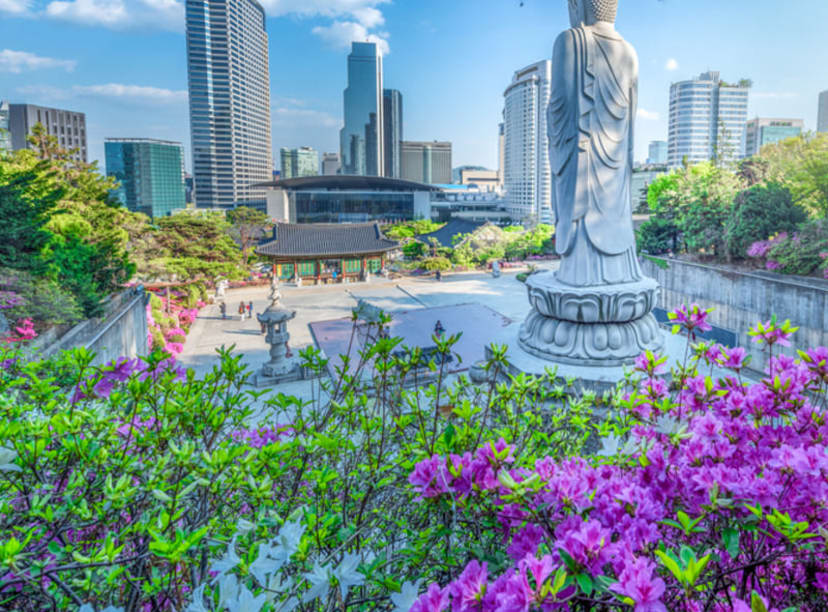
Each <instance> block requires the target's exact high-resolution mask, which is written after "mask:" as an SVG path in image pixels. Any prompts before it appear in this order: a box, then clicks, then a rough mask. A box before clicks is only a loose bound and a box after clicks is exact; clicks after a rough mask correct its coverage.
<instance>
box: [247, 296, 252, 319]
mask: <svg viewBox="0 0 828 612" xmlns="http://www.w3.org/2000/svg"><path fill="white" fill-rule="evenodd" d="M247 316H248V317H250V318H251V319H252V318H253V301H252V300H251V301H250V302H248V303H247Z"/></svg>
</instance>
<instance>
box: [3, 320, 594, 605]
mask: <svg viewBox="0 0 828 612" xmlns="http://www.w3.org/2000/svg"><path fill="white" fill-rule="evenodd" d="M386 320H387V319H386ZM369 327H370V328H371V329H373V331H371V329H368V330H367V331H368V334H369V335H370V336H373V337H376V335H377V331H378V325H372V326H369ZM456 341H457V337H456V336H454V337H449V338H446V339H441V340H439V343H438V348H437V353H436V355H435V356H434V360H433V361H432V365H433V367H434V368H435V370H436V372H437V375H438V381H437V382H436V383H435V385H434V386H430V387H424V388H417V385H416V383H417V382H418V381H419V380H420V377H421V376H423V375H424V373H425V372H427V371H428V368H425V367H424V364H423V360H422V355H421V354H420V353H419V352H418V351H417V350H413V351H403V352H402V353H397V351H398V350H399V343H400V340H399V339H391V338H387V339H381V340H378V341H377V342H376V344H374V345H371V346H369V347H367V348H366V349H365V351H364V354H363V355H362V356H361V357H360V358H359V359H358V361H356V362H354V363H350V364H348V365H346V367H345V368H344V369H342V370H341V374H342V375H341V376H340V377H338V378H337V380H336V382H335V383H327V382H323V383H322V389H321V393H318V394H317V395H315V397H317V400H316V401H314V402H306V401H302V400H299V399H298V398H292V397H287V396H284V395H279V396H277V397H274V398H273V399H272V400H270V401H269V402H266V403H265V406H264V408H263V409H262V408H259V409H257V410H259V412H258V414H257V416H256V417H255V420H254V418H253V416H252V410H251V407H252V405H253V402H254V401H255V399H256V398H257V397H258V396H259V394H258V393H255V392H247V391H245V390H244V388H243V385H244V382H245V380H246V378H247V376H248V372H247V371H246V370H245V368H244V367H242V366H241V365H240V363H239V357H236V356H232V355H230V354H229V353H226V352H221V355H220V357H221V361H220V363H219V364H218V365H217V366H216V369H215V371H214V372H213V374H210V375H208V376H207V377H205V379H204V380H195V379H194V378H192V377H188V378H185V375H184V372H183V371H182V370H181V369H180V368H179V367H178V366H177V365H176V364H175V363H174V361H172V360H171V359H169V358H168V357H167V356H166V355H164V354H162V353H155V354H153V355H152V356H150V357H149V358H148V359H147V361H146V362H138V361H129V360H119V361H117V362H114V363H112V364H109V365H106V366H103V367H100V368H97V367H93V366H91V365H90V364H91V362H92V355H90V354H88V353H87V352H85V351H82V350H79V351H74V352H72V353H68V354H66V355H65V356H63V357H62V360H61V363H60V364H51V365H50V364H48V363H40V364H38V367H37V368H33V367H32V365H31V364H30V365H25V369H20V368H21V367H23V364H22V363H20V362H19V361H11V362H9V361H8V359H9V358H11V357H12V354H11V353H6V354H4V355H1V356H0V358H2V359H0V361H3V363H4V364H6V366H5V367H6V369H0V398H2V399H3V401H2V402H0V447H1V448H2V449H3V450H0V470H3V471H4V476H5V477H4V478H3V479H0V506H2V507H3V509H4V511H3V513H2V514H0V542H2V543H3V546H0V563H3V564H4V565H3V567H4V572H5V574H4V578H3V580H2V581H0V596H1V597H2V598H3V600H4V602H5V604H4V605H6V606H9V607H10V608H12V609H18V610H40V609H45V608H52V607H56V608H59V609H77V608H78V607H79V606H80V605H81V604H82V603H88V604H90V606H95V607H97V608H98V609H101V608H103V607H106V606H108V605H115V606H125V607H126V609H128V610H142V609H152V610H173V609H175V610H183V609H184V608H185V607H186V606H187V600H188V599H190V598H193V597H196V598H198V599H199V600H200V601H198V602H197V603H194V606H195V607H194V608H191V609H201V608H200V607H199V606H206V609H219V608H221V609H223V608H224V607H225V604H218V601H219V597H221V601H223V602H227V601H228V598H229V599H230V603H238V601H239V599H238V598H241V599H242V600H244V598H246V597H248V595H245V594H244V593H249V597H250V599H254V598H255V599H256V601H257V602H258V605H257V606H256V607H252V603H251V604H250V606H251V607H248V608H245V609H248V610H259V609H262V608H261V606H262V604H263V603H264V600H265V599H267V601H268V602H269V603H268V604H267V606H266V609H270V610H273V609H275V608H277V607H279V606H280V605H282V604H285V605H287V606H288V607H290V606H291V605H293V604H292V603H291V602H293V601H296V602H298V601H300V600H301V601H303V602H304V603H303V604H302V608H303V609H306V610H310V609H321V608H322V607H324V603H325V602H328V601H339V602H340V604H341V606H342V607H343V608H344V607H349V606H351V605H358V604H357V602H359V601H363V600H367V601H371V602H376V603H380V602H382V601H387V599H388V598H389V597H395V598H398V597H399V596H400V595H399V593H397V591H399V589H400V585H401V584H402V583H403V582H405V581H408V582H411V583H413V582H415V581H417V580H418V579H420V578H423V579H427V580H432V579H437V578H439V577H440V576H441V575H442V572H443V569H442V567H443V564H444V563H446V562H450V563H451V564H452V565H454V564H457V563H460V562H462V561H463V560H464V559H465V558H466V557H467V556H468V555H469V554H472V550H474V549H475V547H476V546H478V545H477V544H476V543H474V542H472V541H464V542H462V543H460V544H459V545H458V544H457V543H454V542H449V541H447V540H445V538H444V537H443V533H444V525H445V521H446V518H447V517H446V515H444V514H443V513H438V514H433V513H431V512H428V511H426V512H423V509H422V508H421V507H419V506H418V505H417V504H414V503H413V499H414V495H415V493H414V491H413V490H412V489H411V488H410V487H409V486H408V485H407V484H406V479H407V477H408V473H409V472H410V470H411V469H412V467H413V466H414V464H415V463H416V461H418V460H419V459H420V458H423V457H427V456H431V455H432V454H433V453H436V452H449V451H450V452H458V453H464V452H468V451H470V450H471V449H473V448H474V447H476V446H477V445H478V444H479V443H480V441H482V440H488V439H490V438H492V436H496V437H500V436H505V438H506V439H507V440H509V442H510V443H512V444H515V445H516V447H518V448H520V449H521V451H522V452H523V453H525V457H526V458H527V459H526V460H527V461H528V462H531V457H532V456H534V455H536V454H537V453H543V454H544V455H546V454H549V453H568V452H575V451H577V450H579V449H580V448H581V446H582V444H583V442H584V440H585V439H586V434H585V430H584V427H583V425H584V424H585V423H588V422H589V420H590V418H591V408H590V406H591V403H590V401H588V400H586V401H568V400H567V399H566V388H567V387H560V388H557V389H556V388H553V386H552V385H551V384H550V382H551V381H550V380H549V379H548V378H539V379H533V380H521V381H519V382H518V384H517V385H516V386H512V385H509V386H507V387H498V386H496V385H495V383H494V382H492V383H491V384H490V385H487V386H486V387H485V388H484V389H478V388H476V387H474V386H472V385H470V383H469V381H468V379H465V378H460V379H459V380H458V381H457V382H456V383H452V384H450V385H449V384H447V382H446V380H445V375H446V372H445V363H446V360H445V359H444V358H443V357H442V356H444V355H448V354H450V353H451V352H452V347H453V346H454V344H455V343H456ZM302 358H303V361H304V363H305V365H306V366H307V367H309V368H310V369H311V370H312V371H316V372H320V371H321V370H322V369H323V368H325V367H326V362H325V360H323V359H322V357H321V355H320V354H319V353H318V352H317V351H315V350H308V351H304V352H303V353H302ZM9 363H11V365H9ZM18 363H20V366H18V365H17V364H18ZM502 363H503V362H502V351H501V352H499V353H498V356H497V357H496V358H495V359H494V360H492V362H491V364H490V368H491V370H490V373H491V374H492V375H493V376H496V375H497V373H498V371H501V370H502V367H503V365H502ZM58 366H60V367H61V368H62V371H63V372H64V374H63V376H62V380H65V381H67V382H68V386H67V387H66V388H59V387H58V386H57V384H56V383H55V382H54V378H53V376H52V371H53V370H56V369H57V368H58ZM35 372H39V373H40V374H39V375H35V374H34V373H35ZM23 380H25V381H26V382H25V386H24V385H23V384H21V383H22V381H23ZM366 381H370V382H371V387H372V388H373V389H374V391H373V392H372V393H371V394H370V395H368V394H366V393H363V392H362V391H360V389H363V388H364V387H365V385H366ZM406 381H408V382H412V383H415V388H414V389H412V390H411V391H409V390H406V388H405V383H406ZM322 397H325V398H328V397H329V398H330V400H325V401H322V400H320V399H319V398H322ZM24 415H25V418H23V417H24ZM283 417H289V421H284V420H282V419H283ZM280 422H281V423H284V422H289V425H278V423H280ZM578 424H580V426H578ZM277 536H278V537H277ZM280 538H282V539H280ZM486 540H487V541H488V540H489V537H488V536H487V537H486ZM491 541H492V542H496V541H497V538H496V537H493V538H492V539H491ZM280 559H281V560H280ZM265 586H269V587H273V586H278V589H279V590H270V591H267V592H266V593H265V591H264V590H263V587H265ZM407 588H408V587H407ZM231 591H234V592H235V594H234V595H230V592H231ZM240 593H241V594H240ZM317 599H319V600H320V601H319V603H316V602H315V600H317ZM277 604H278V605H277ZM234 609H237V608H234Z"/></svg>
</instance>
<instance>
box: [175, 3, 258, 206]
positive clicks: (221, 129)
mask: <svg viewBox="0 0 828 612" xmlns="http://www.w3.org/2000/svg"><path fill="white" fill-rule="evenodd" d="M267 44H268V38H267V32H266V31H265V11H264V9H263V8H262V6H261V5H260V4H259V3H258V2H256V0H187V76H188V80H189V91H190V130H191V135H192V151H193V175H194V181H195V200H196V206H197V207H199V208H232V207H234V206H236V205H247V206H255V207H260V208H264V207H265V191H264V190H263V189H251V188H250V185H251V184H254V183H262V182H266V181H270V180H272V178H273V175H272V172H273V154H272V144H271V139H270V72H269V67H268V46H267Z"/></svg>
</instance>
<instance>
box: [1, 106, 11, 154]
mask: <svg viewBox="0 0 828 612" xmlns="http://www.w3.org/2000/svg"><path fill="white" fill-rule="evenodd" d="M0 151H11V132H10V131H9V103H8V102H4V101H3V100H0Z"/></svg>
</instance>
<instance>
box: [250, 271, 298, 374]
mask: <svg viewBox="0 0 828 612" xmlns="http://www.w3.org/2000/svg"><path fill="white" fill-rule="evenodd" d="M270 300H271V303H270V306H268V307H267V310H265V311H264V312H263V313H262V314H259V315H256V318H257V319H258V320H259V323H261V324H262V325H264V326H265V328H266V329H267V335H266V336H265V341H266V342H267V343H268V344H269V345H270V351H269V352H270V361H268V362H267V363H266V364H264V365H263V366H262V369H261V370H259V372H258V373H257V375H256V385H257V386H264V385H273V384H278V383H283V382H291V381H294V380H299V379H300V378H302V370H301V368H300V367H299V364H298V363H297V362H296V361H295V360H294V359H293V358H291V357H289V356H288V340H289V339H290V334H289V333H288V330H287V323H288V321H290V320H291V319H293V318H294V317H295V316H296V311H295V310H289V309H287V308H284V307H283V306H281V305H280V303H279V302H280V300H281V295H280V293H279V285H278V280H277V279H275V278H274V279H273V282H272V283H271V285H270Z"/></svg>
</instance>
